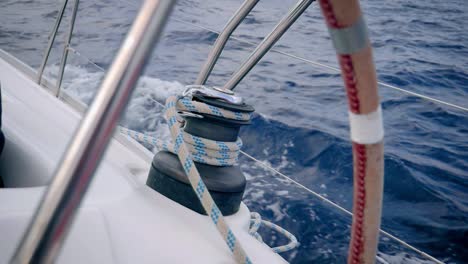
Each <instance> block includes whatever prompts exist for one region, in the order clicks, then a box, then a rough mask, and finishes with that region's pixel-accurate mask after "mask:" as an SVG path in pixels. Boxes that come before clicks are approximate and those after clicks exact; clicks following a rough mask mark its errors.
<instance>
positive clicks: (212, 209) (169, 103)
mask: <svg viewBox="0 0 468 264" xmlns="http://www.w3.org/2000/svg"><path fill="white" fill-rule="evenodd" d="M180 99H183V98H180V97H176V96H171V97H169V98H167V100H166V109H165V110H166V112H165V116H166V120H167V122H168V124H169V130H170V132H171V136H172V138H173V139H174V141H175V144H174V145H175V146H174V149H173V150H174V151H175V152H176V153H177V156H178V157H179V160H180V162H181V164H182V167H183V168H184V171H185V174H186V175H187V177H188V179H189V182H190V185H191V186H192V188H193V190H194V191H195V193H196V195H197V197H198V199H199V200H200V202H201V204H202V206H203V208H204V209H205V212H206V213H207V214H208V216H209V217H210V218H211V221H212V222H213V223H214V225H215V226H216V228H217V229H218V232H219V233H220V234H221V236H222V237H223V238H224V240H225V242H226V244H227V245H228V247H229V249H230V250H231V252H232V253H233V255H234V258H235V259H236V261H237V262H238V263H246V264H250V263H252V261H251V260H250V258H249V257H248V256H247V254H246V252H245V250H244V249H243V248H242V246H241V244H240V243H239V242H238V241H237V238H236V236H235V235H234V233H233V232H232V230H231V229H230V228H229V226H228V224H227V223H226V220H225V219H224V217H223V215H222V214H221V211H220V210H219V208H218V206H216V204H215V202H214V200H213V198H212V197H211V195H210V193H209V192H208V188H207V187H206V185H205V183H204V182H203V180H202V179H201V177H200V174H199V173H198V170H197V168H196V167H195V164H194V161H193V158H192V155H191V153H190V151H189V149H188V147H187V145H186V144H185V143H184V140H183V138H184V135H183V132H182V130H181V128H180V123H178V122H177V111H178V109H177V108H176V104H177V102H178V101H179V100H180ZM179 142H180V143H179Z"/></svg>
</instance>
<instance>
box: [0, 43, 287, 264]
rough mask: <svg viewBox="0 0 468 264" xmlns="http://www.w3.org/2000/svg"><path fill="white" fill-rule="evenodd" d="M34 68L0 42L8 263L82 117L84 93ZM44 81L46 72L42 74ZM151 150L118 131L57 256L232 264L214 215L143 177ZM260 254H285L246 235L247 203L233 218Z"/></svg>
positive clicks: (263, 258) (0, 228) (250, 249)
mask: <svg viewBox="0 0 468 264" xmlns="http://www.w3.org/2000/svg"><path fill="white" fill-rule="evenodd" d="M34 74H35V71H34V70H33V69H31V68H30V67H29V66H27V65H25V64H24V63H22V62H21V61H19V60H17V59H16V58H14V57H12V56H11V55H9V54H8V53H6V52H4V51H2V50H0V84H1V87H2V105H3V122H2V125H3V127H2V129H3V131H4V134H5V137H6V143H5V149H4V151H3V153H2V156H1V157H0V175H2V178H3V181H4V183H5V185H6V187H7V188H1V189H0V234H2V239H1V243H0V263H7V262H8V261H9V259H10V258H11V256H12V254H13V252H14V250H15V248H16V246H17V245H18V243H19V241H20V239H21V236H22V235H23V232H24V231H25V229H26V226H27V225H28V223H29V221H30V220H31V217H32V214H33V213H34V212H35V209H36V206H37V205H38V203H39V201H40V198H41V196H42V194H43V193H44V190H45V188H46V185H47V183H48V182H49V181H50V180H51V177H52V175H53V172H54V169H55V168H56V166H57V164H58V162H60V160H61V157H62V154H63V153H64V151H65V149H66V147H67V144H68V142H69V140H70V139H71V137H72V135H73V132H74V130H75V128H76V127H77V125H78V123H79V121H80V119H81V116H82V114H81V111H80V110H82V109H83V108H82V106H81V105H80V103H79V102H77V101H75V100H73V99H72V98H71V97H69V96H67V94H66V92H63V91H62V96H61V99H57V98H56V97H54V96H53V95H52V94H51V92H50V91H48V90H47V89H44V87H41V86H39V85H38V84H37V83H35V82H34V81H33V79H32V77H33V76H34ZM45 82H46V81H45ZM152 156H153V154H152V153H151V152H149V151H148V150H146V149H145V148H143V147H142V146H141V145H140V144H138V143H137V142H135V141H133V140H131V139H128V138H126V137H124V136H121V135H119V134H116V135H115V136H114V138H113V139H112V140H111V142H110V144H109V146H108V149H107V151H106V154H105V156H104V158H103V159H102V161H101V163H100V166H99V168H98V170H97V172H96V177H95V179H94V180H93V182H92V183H91V186H90V189H89V191H88V193H87V194H86V197H85V199H84V201H83V203H82V205H81V207H80V209H79V212H78V216H77V218H76V220H75V221H74V224H73V226H72V228H71V231H70V234H69V236H68V237H67V238H66V242H65V245H64V247H63V249H62V251H61V253H60V255H59V257H58V263H235V262H234V259H233V257H232V254H231V252H230V251H229V249H228V248H227V246H226V245H225V243H224V241H223V239H222V238H221V237H220V235H219V234H218V232H217V231H216V228H215V227H214V226H213V224H212V223H211V222H210V220H209V219H208V217H207V216H203V215H200V214H198V213H196V212H193V211H191V210H189V209H187V208H185V207H183V206H181V205H179V204H177V203H175V202H173V201H171V200H169V199H167V198H166V197H164V196H162V195H160V194H159V193H157V192H155V191H153V190H152V189H150V188H149V187H147V186H146V184H145V182H146V177H147V175H148V171H149V168H150V164H151V160H152ZM226 219H227V221H228V223H229V224H230V226H231V227H232V229H233V230H234V232H235V233H236V235H237V237H238V239H239V240H240V242H241V243H242V245H243V246H244V247H245V249H246V251H247V253H248V254H249V256H250V257H251V259H252V261H253V262H254V263H286V261H285V260H284V259H283V258H282V257H281V256H279V255H278V254H276V253H274V252H272V251H271V249H270V248H269V247H268V246H267V245H265V244H263V243H260V242H259V241H257V240H256V239H255V238H253V237H252V236H251V235H249V234H248V227H249V222H250V212H249V210H248V208H247V207H246V206H245V205H244V204H242V205H241V209H240V210H239V212H238V213H236V214H235V215H232V216H229V217H226Z"/></svg>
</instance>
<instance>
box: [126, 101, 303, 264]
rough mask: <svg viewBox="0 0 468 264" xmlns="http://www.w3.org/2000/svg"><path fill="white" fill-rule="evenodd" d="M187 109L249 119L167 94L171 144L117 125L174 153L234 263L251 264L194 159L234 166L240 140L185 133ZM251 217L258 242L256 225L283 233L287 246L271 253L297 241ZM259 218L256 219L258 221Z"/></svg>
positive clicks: (259, 237) (130, 133) (254, 216)
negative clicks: (183, 115)
mask: <svg viewBox="0 0 468 264" xmlns="http://www.w3.org/2000/svg"><path fill="white" fill-rule="evenodd" d="M181 111H189V112H191V113H201V114H210V115H215V116H219V117H223V118H228V119H234V120H242V121H247V120H250V118H251V114H250V113H242V112H234V111H229V110H226V109H221V108H218V107H214V106H211V105H207V104H205V103H201V102H196V101H192V100H190V99H189V98H188V97H180V96H179V97H177V96H171V97H169V98H168V99H167V100H166V106H165V118H166V120H167V122H168V125H169V129H170V132H171V136H172V138H173V141H174V143H168V142H165V141H162V140H159V139H157V138H154V137H151V136H148V135H146V134H143V133H139V132H136V131H132V130H129V129H127V128H123V127H119V130H120V132H121V133H123V134H126V135H128V136H129V137H131V138H133V139H135V140H137V141H140V142H144V143H147V144H151V145H154V146H156V147H157V148H158V149H160V150H161V149H162V150H166V151H169V152H172V153H174V154H176V155H177V156H178V157H179V160H180V162H181V164H182V167H183V168H184V171H185V173H186V175H187V176H188V179H189V182H190V185H191V186H192V188H193V190H194V191H195V193H196V195H197V197H198V199H199V200H200V202H201V204H202V206H203V208H204V210H205V211H206V213H207V214H208V215H209V216H210V218H211V220H212V222H213V223H214V224H215V226H216V227H217V229H218V231H219V233H220V234H221V235H222V236H223V238H224V240H225V242H226V244H227V245H228V247H229V249H230V250H231V252H233V254H234V257H235V259H236V261H237V262H238V263H252V262H251V260H250V258H249V257H248V256H247V254H246V253H245V251H244V250H243V248H242V246H241V245H240V244H239V243H238V242H237V239H236V237H235V236H234V233H233V232H232V231H231V229H230V228H229V226H228V225H227V223H226V222H225V220H224V217H223V216H222V213H221V211H220V210H219V209H218V207H217V206H216V204H215V202H214V200H213V198H212V197H211V195H210V194H209V192H208V189H207V187H206V186H205V184H204V182H203V180H202V179H201V177H200V175H199V173H198V171H197V169H196V167H195V165H194V163H193V162H194V161H196V162H199V163H205V164H209V165H214V166H232V165H234V164H235V163H236V162H237V160H238V156H239V153H240V149H241V147H242V140H241V139H240V138H239V137H238V138H237V140H236V141H235V142H221V141H214V140H209V139H206V138H201V137H197V136H194V135H191V134H189V133H186V132H184V131H182V130H181V124H182V123H181V122H179V121H178V119H177V115H178V112H181ZM252 217H253V219H252V220H251V221H252V222H251V223H252V226H251V229H250V230H249V234H251V235H252V236H254V237H255V238H257V239H258V240H259V241H262V239H261V236H260V235H259V234H258V233H257V230H258V228H259V227H260V224H262V223H263V224H264V225H265V226H268V227H270V228H272V229H274V230H277V231H278V232H280V233H282V234H285V235H286V236H287V237H288V238H289V239H290V240H291V242H290V243H289V244H288V245H285V246H281V247H276V248H273V251H274V252H277V253H280V252H285V251H288V250H291V249H293V248H295V247H297V245H298V244H299V243H297V239H296V238H295V237H294V236H293V235H292V234H290V233H289V232H287V231H286V230H284V229H282V228H281V227H279V226H277V225H275V224H273V223H270V222H267V221H265V220H261V218H260V215H259V214H258V213H253V214H252ZM259 219H260V220H259Z"/></svg>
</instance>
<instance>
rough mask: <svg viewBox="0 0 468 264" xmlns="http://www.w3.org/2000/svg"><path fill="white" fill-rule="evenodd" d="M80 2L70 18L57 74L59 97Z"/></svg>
mask: <svg viewBox="0 0 468 264" xmlns="http://www.w3.org/2000/svg"><path fill="white" fill-rule="evenodd" d="M79 4H80V0H75V4H74V5H73V13H72V17H71V19H70V26H69V28H68V32H67V37H66V39H65V45H64V47H63V55H62V60H61V62H60V68H59V73H58V75H57V84H56V92H55V96H56V97H58V96H59V94H60V86H61V85H62V80H63V74H64V72H65V65H66V64H67V58H68V48H69V47H70V41H71V38H72V36H73V28H74V27H75V20H76V14H77V13H78V6H79Z"/></svg>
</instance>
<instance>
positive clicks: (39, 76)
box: [37, 0, 68, 84]
mask: <svg viewBox="0 0 468 264" xmlns="http://www.w3.org/2000/svg"><path fill="white" fill-rule="evenodd" d="M67 4H68V0H64V1H63V4H62V7H61V8H60V9H59V13H58V15H57V19H55V25H54V28H53V29H52V31H51V32H50V35H49V42H48V43H47V49H46V52H45V54H44V57H43V58H42V62H41V65H40V66H39V70H38V71H37V83H38V84H41V79H42V74H43V73H44V69H45V66H46V64H47V60H48V59H49V55H50V51H51V50H52V46H53V45H54V41H55V37H56V36H57V32H58V29H59V27H60V23H61V22H62V18H63V14H64V13H65V8H66V7H67Z"/></svg>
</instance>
